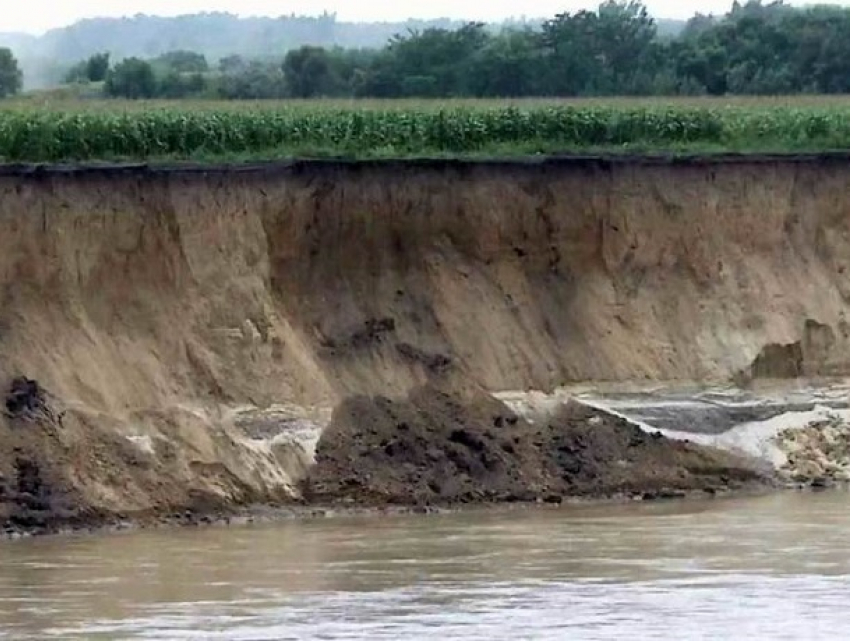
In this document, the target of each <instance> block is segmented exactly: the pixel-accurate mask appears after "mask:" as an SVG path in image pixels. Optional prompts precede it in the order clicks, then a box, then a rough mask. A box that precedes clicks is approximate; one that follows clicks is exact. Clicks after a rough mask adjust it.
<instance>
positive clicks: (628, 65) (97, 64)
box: [64, 0, 850, 99]
mask: <svg viewBox="0 0 850 641" xmlns="http://www.w3.org/2000/svg"><path fill="white" fill-rule="evenodd" d="M195 18H197V17H195ZM208 18H209V20H216V19H218V18H217V17H216V15H211V16H208ZM284 20H289V21H292V20H297V19H296V18H290V19H284ZM305 20H312V21H313V22H310V23H309V24H310V25H311V27H310V29H308V30H306V31H302V32H299V33H300V36H299V38H300V39H299V40H295V39H293V38H291V37H290V38H288V39H287V38H284V37H283V36H279V37H278V36H269V35H268V34H266V37H267V40H266V41H268V38H272V41H273V42H274V43H275V45H274V46H273V47H271V48H266V49H264V50H263V53H264V55H262V56H260V55H259V53H258V52H257V51H256V50H255V49H251V47H250V46H249V43H244V46H245V47H246V48H245V49H244V50H243V51H246V52H247V53H241V54H234V53H226V51H227V50H225V49H223V48H220V49H218V50H217V53H210V49H209V48H208V47H209V46H210V43H211V42H213V41H219V42H222V41H223V40H220V39H219V40H217V39H216V36H217V35H218V31H217V29H216V28H214V26H212V23H211V25H210V26H209V27H208V28H204V29H203V30H202V31H203V33H202V34H200V35H198V38H199V40H198V41H197V43H196V45H197V46H188V47H183V46H182V45H183V43H185V42H187V40H186V39H179V38H177V37H176V36H173V38H172V39H173V41H174V43H179V44H180V45H181V47H180V48H173V49H172V50H169V51H164V52H161V53H157V54H156V55H144V53H145V52H144V51H139V52H136V53H135V54H132V55H130V54H127V53H126V49H125V50H124V54H123V55H122V54H121V53H116V51H115V50H114V49H112V48H110V47H109V46H108V42H109V41H110V38H111V37H112V36H110V38H107V37H104V36H102V37H101V39H100V40H97V39H94V38H93V40H86V43H87V46H96V45H100V48H99V49H98V51H99V52H100V53H98V54H94V55H90V56H89V57H88V58H86V57H81V58H79V59H71V61H69V65H70V62H73V63H74V64H73V67H68V68H66V70H65V72H64V80H65V81H66V82H72V83H83V84H84V83H87V82H91V83H100V82H101V81H102V85H103V91H104V92H105V93H106V94H107V95H112V96H124V97H130V98H147V97H167V98H180V97H188V96H205V97H220V98H234V99H235V98H279V97H296V98H314V97H378V98H397V97H466V96H469V97H497V96H498V97H520V96H598V95H701V94H709V95H726V94H790V93H845V92H850V9H845V8H841V7H835V6H813V7H807V8H793V7H790V6H788V5H785V4H783V3H781V2H775V3H771V4H762V3H761V2H758V1H751V2H748V3H747V4H743V5H742V4H739V3H737V2H736V3H735V4H734V5H733V6H732V8H731V10H730V11H729V12H728V13H727V14H725V15H723V16H703V15H697V16H695V17H694V18H692V19H691V20H690V21H688V22H687V23H686V24H685V25H683V27H682V29H681V30H679V31H676V30H675V29H671V28H670V26H669V25H667V26H666V28H664V29H660V28H659V25H658V24H657V23H656V21H655V20H654V19H653V18H652V17H651V16H650V15H649V14H648V12H647V10H646V7H645V6H644V5H643V4H641V3H640V2H636V1H630V0H626V1H617V0H606V1H605V2H604V3H603V4H601V5H600V6H599V7H598V8H597V9H596V10H594V11H585V10H583V11H577V12H573V13H562V14H558V15H556V16H554V17H552V18H550V19H548V20H543V21H540V22H539V23H524V24H511V25H502V26H500V27H499V28H495V27H494V26H493V25H485V24H480V23H465V24H459V25H455V24H445V25H427V26H423V27H411V26H409V25H408V28H407V29H406V30H405V31H400V32H398V33H392V34H390V35H388V36H387V37H388V40H387V42H386V44H384V45H383V46H381V47H372V46H368V44H365V43H368V42H369V39H370V38H372V37H375V38H378V37H382V34H381V29H389V28H390V27H389V26H388V25H383V26H382V27H381V29H378V28H377V27H376V26H375V25H372V26H371V29H372V30H373V31H371V32H369V33H370V35H369V36H368V37H367V36H366V35H365V34H366V26H363V31H362V32H361V33H359V35H358V34H357V33H355V32H354V31H352V32H346V31H345V29H343V28H342V27H340V26H339V24H338V23H336V21H335V19H334V18H333V16H325V17H323V18H317V19H305ZM118 23H119V24H122V25H123V27H122V28H124V27H126V28H129V26H128V25H130V24H132V21H127V24H124V23H122V22H120V21H118ZM81 26H82V27H85V23H82V25H81ZM349 27H350V25H349ZM349 27H346V29H347V28H349ZM343 34H345V35H343ZM383 35H386V33H385V32H384V33H383ZM159 37H160V40H159V41H158V42H159V44H157V45H156V47H158V48H160V49H162V48H165V49H169V47H167V46H164V45H163V44H162V38H164V39H165V41H166V42H167V41H168V37H169V36H168V35H167V33H165V32H163V33H160V34H159ZM274 38H278V39H277V40H275V39H274ZM127 39H128V41H129V40H131V38H130V36H129V35H128V36H127ZM137 40H138V39H137ZM142 40H143V39H142ZM327 42H332V43H333V44H332V45H329V46H326V45H324V44H323V43H327ZM151 46H152V45H151ZM220 46H221V45H220ZM254 46H256V43H255V45H254ZM80 51H82V49H80ZM230 51H233V50H230ZM273 51H277V52H278V53H277V56H274V55H271V52H273ZM110 55H111V59H110ZM66 60H67V58H66ZM110 60H112V61H115V62H114V64H113V63H112V62H111V61H110Z"/></svg>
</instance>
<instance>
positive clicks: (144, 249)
mask: <svg viewBox="0 0 850 641" xmlns="http://www.w3.org/2000/svg"><path fill="white" fill-rule="evenodd" d="M848 187H850V164H848V163H847V158H845V157H826V156H825V157H797V158H790V157H789V158H782V157H773V158H768V157H760V158H719V159H709V158H691V159H685V160H681V159H680V160H673V159H663V158H654V159H652V158H644V159H639V158H620V159H613V158H565V159H549V160H540V161H535V162H489V163H484V162H443V161H428V162H424V161H423V162H417V161H410V162H371V163H342V162H301V163H289V164H275V165H262V166H245V167H241V168H228V167H193V168H183V169H181V168H174V167H172V168H149V167H144V166H129V167H93V168H61V167H60V168H28V167H5V168H4V169H3V170H2V171H0V220H2V225H3V234H2V235H0V296H2V298H1V299H0V379H1V380H0V384H2V385H11V381H12V380H13V379H14V378H18V377H27V378H29V379H31V380H34V381H37V382H38V384H39V386H40V388H42V389H44V390H46V392H47V393H49V397H48V404H47V406H46V407H47V408H48V409H49V410H50V411H49V412H48V413H45V412H37V413H36V414H35V415H15V414H14V413H8V415H6V416H4V417H3V418H2V419H0V521H3V520H6V521H9V522H10V523H13V524H14V523H24V524H27V526H33V527H40V526H42V525H44V524H49V523H52V522H56V521H58V520H62V519H64V520H69V521H74V520H75V519H79V520H82V521H86V522H87V521H89V520H91V519H95V518H107V517H112V516H114V515H130V516H137V517H143V516H144V515H156V514H163V513H172V512H174V511H182V510H185V509H187V508H188V509H192V510H198V511H213V510H219V509H227V508H228V507H231V506H235V505H245V504H250V503H264V504H282V503H286V502H288V501H292V500H297V499H299V498H300V493H301V487H302V483H303V482H304V478H305V476H307V475H309V472H310V470H311V469H315V468H311V463H312V457H313V448H314V447H315V443H316V441H317V439H318V438H319V436H320V434H321V433H322V430H323V429H324V427H325V426H326V425H327V424H328V422H329V421H330V413H331V410H332V408H334V407H335V406H337V414H336V416H338V417H339V416H345V415H346V413H348V414H349V415H350V413H351V411H353V410H352V407H354V408H356V407H361V406H362V408H363V413H364V416H366V417H367V418H368V421H376V422H379V420H380V416H382V415H383V414H385V413H386V412H387V411H392V412H396V411H398V412H402V413H404V412H408V411H413V410H411V409H410V407H411V403H412V404H413V405H412V407H417V405H416V402H415V401H411V400H410V399H411V398H414V397H415V395H416V394H417V393H418V392H417V390H420V389H421V388H422V386H423V385H428V384H432V383H433V381H434V380H435V379H440V377H445V376H446V372H449V371H452V372H459V373H460V375H462V377H465V378H466V379H467V380H469V381H470V382H472V383H474V384H475V385H477V386H479V387H480V389H482V390H485V391H487V392H497V391H500V390H514V389H538V390H544V391H548V390H552V389H554V388H556V387H558V386H560V385H563V384H565V383H570V382H577V381H606V382H609V383H616V382H622V383H626V382H633V381H644V382H645V381H674V382H676V381H679V382H684V381H689V382H694V381H696V382H698V383H709V382H722V381H730V380H735V381H737V382H738V383H739V384H744V385H745V384H748V383H749V382H750V381H752V380H754V379H757V378H759V377H764V376H790V377H796V376H805V377H811V376H841V375H845V374H847V373H848V369H850V348H848V336H850V329H848V328H850V325H848V321H847V318H846V315H847V311H848V305H847V301H848V295H850V289H848V280H847V277H846V271H847V268H848V267H850V219H849V218H848V217H847V215H846V211H847V206H848V201H847V194H848V193H850V190H848ZM454 380H458V379H454ZM448 393H455V392H454V391H452V390H449V392H448ZM411 394H412V395H414V396H413V397H411ZM377 397H386V398H387V399H389V400H388V401H386V402H387V403H389V405H388V406H387V407H386V408H384V409H381V410H380V412H378V410H375V409H374V408H375V407H381V403H384V401H380V402H379V401H378V400H375V399H376V398H377ZM358 398H359V399H361V400H360V401H355V400H352V399H358ZM364 398H365V399H371V400H362V399H364ZM476 398H477V397H476ZM475 402H476V403H477V402H478V401H475ZM358 403H360V404H361V405H357V404H358ZM475 407H477V405H475V404H473V406H472V408H471V409H469V410H464V412H466V411H470V412H472V411H473V410H474V408H475ZM387 408H389V409H387ZM266 410H268V411H266ZM376 412H378V413H377V414H376ZM382 413H383V414H382ZM340 420H341V419H340ZM349 424H350V426H353V428H354V429H356V430H359V429H363V430H366V429H367V428H368V425H363V424H361V423H357V424H353V423H351V421H349ZM334 425H335V427H336V428H339V425H340V424H339V423H337V422H336V421H335V422H334ZM682 427H683V428H686V427H687V426H682ZM434 429H437V427H434ZM439 429H440V430H443V429H444V426H439ZM511 429H514V428H511ZM330 433H333V434H337V436H336V437H335V438H337V439H338V440H337V442H343V441H339V438H341V437H340V436H339V431H338V429H336V431H334V432H330ZM330 433H329V434H330ZM450 435H451V432H449V436H450ZM355 437H356V438H365V437H362V436H357V435H356V434H355V435H354V436H352V437H351V438H355ZM329 438H330V437H329ZM545 438H546V439H550V441H551V438H554V437H552V436H551V435H549V436H546V437H545ZM520 440H521V442H522V439H520ZM547 442H549V441H547ZM327 447H328V442H325V444H324V447H323V445H321V444H320V445H319V451H320V453H321V452H327V451H328V450H327ZM547 447H548V446H547ZM444 449H445V448H444ZM529 456H531V454H529ZM534 456H537V455H536V454H535V455H534ZM546 456H548V455H546ZM546 456H544V457H543V458H544V459H546ZM529 460H534V461H537V460H538V459H536V458H534V457H531V459H529ZM547 460H548V459H547ZM612 460H613V459H612ZM386 462H387V464H392V465H395V458H392V457H391V458H389V459H387V461H386ZM666 464H667V459H666V458H665V457H661V459H659V463H658V465H659V466H660V465H666ZM612 465H613V463H612ZM612 469H613V468H612ZM672 469H674V468H670V470H672ZM667 471H669V470H667ZM667 471H664V472H663V473H665V474H666V473H667ZM553 473H554V472H553ZM712 482H713V481H712ZM460 485H463V483H461V484H460ZM632 488H633V489H635V491H637V490H638V489H639V488H638V487H637V485H633V486H632ZM511 491H512V490H511ZM558 491H561V490H560V489H559V490H558ZM497 494H498V493H497ZM500 496H501V495H500Z"/></svg>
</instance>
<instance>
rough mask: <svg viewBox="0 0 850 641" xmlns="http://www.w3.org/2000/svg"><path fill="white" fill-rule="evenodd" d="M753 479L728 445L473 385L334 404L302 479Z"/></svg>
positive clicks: (360, 493)
mask: <svg viewBox="0 0 850 641" xmlns="http://www.w3.org/2000/svg"><path fill="white" fill-rule="evenodd" d="M759 480H764V479H763V477H761V475H760V474H759V473H758V472H757V471H756V470H755V469H754V468H753V467H752V466H751V465H750V464H749V463H747V462H746V461H744V460H743V459H739V458H736V457H734V456H731V455H729V454H726V453H723V452H720V451H717V450H712V449H708V448H704V447H700V446H696V445H691V444H688V443H684V442H680V441H673V440H669V439H666V438H664V437H662V436H660V435H650V434H647V433H646V432H644V431H642V430H641V429H639V428H638V427H636V426H634V425H632V424H631V423H629V422H627V421H625V420H623V419H620V418H618V417H614V416H611V415H610V414H606V413H604V412H602V411H600V410H596V409H593V408H590V407H587V406H585V405H581V404H579V403H575V402H571V403H569V404H567V405H566V406H564V407H563V408H562V409H561V410H560V411H559V412H557V413H556V414H555V415H554V416H553V417H551V418H550V419H548V420H547V421H545V422H542V423H540V424H531V423H528V422H527V421H525V420H524V419H522V418H520V417H519V416H517V415H516V414H515V413H514V412H512V411H511V410H510V409H509V408H508V407H507V406H506V405H505V404H503V403H502V402H500V401H498V400H496V399H495V398H493V397H492V396H491V395H489V394H487V393H486V392H485V391H483V390H475V391H471V392H469V391H466V392H462V393H458V392H456V391H453V390H451V389H447V388H446V387H444V386H441V385H438V384H428V385H425V386H423V387H420V388H418V389H416V390H414V391H413V392H412V393H411V394H410V395H409V396H408V398H406V399H405V400H402V401H394V400H391V399H388V398H386V397H380V396H379V397H366V396H356V397H352V398H349V399H347V400H345V401H344V402H343V403H341V404H340V405H339V406H338V407H337V409H336V411H335V412H334V416H333V420H332V422H331V424H330V426H329V427H328V428H327V429H326V430H325V432H324V434H323V436H322V438H321V439H320V441H319V444H318V448H317V452H316V465H315V466H314V468H313V469H312V470H311V471H310V473H309V476H308V478H307V479H306V481H305V484H304V495H305V497H306V498H308V499H309V500H312V501H316V502H334V501H348V502H352V501H353V502H357V503H377V504H381V503H398V504H420V503H426V504H443V503H446V504H451V503H466V502H475V501H533V500H541V499H542V500H546V501H560V500H561V498H562V497H564V496H598V497H603V496H611V495H619V494H641V495H644V494H648V495H665V494H674V495H675V494H676V493H680V492H682V491H689V490H709V491H713V490H717V489H721V488H725V487H729V486H730V485H737V486H740V485H742V484H746V483H751V482H757V481H759Z"/></svg>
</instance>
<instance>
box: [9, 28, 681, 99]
mask: <svg viewBox="0 0 850 641" xmlns="http://www.w3.org/2000/svg"><path fill="white" fill-rule="evenodd" d="M532 23H533V22H532ZM510 24H512V25H516V24H517V23H515V22H514V23H510ZM462 25H463V22H462V21H452V20H449V19H440V20H427V21H426V20H407V21H405V22H362V23H354V22H341V21H339V20H337V18H336V16H335V15H334V14H328V13H326V14H324V15H320V16H314V17H307V16H295V15H290V16H281V17H279V18H240V17H238V16H236V15H233V14H229V13H199V14H192V15H184V16H177V17H171V18H163V17H157V16H148V15H137V16H134V17H130V18H93V19H88V20H81V21H80V22H76V23H74V24H72V25H70V26H68V27H63V28H60V29H53V30H51V31H48V32H47V33H45V34H44V35H43V36H31V35H27V34H19V33H0V46H4V47H9V48H11V49H12V50H13V51H14V52H15V55H16V56H17V57H18V59H19V60H20V62H21V67H22V68H23V71H24V83H25V86H26V88H27V89H36V88H41V87H49V86H51V85H56V84H58V83H59V82H61V79H62V77H63V75H64V73H65V71H66V70H67V69H68V68H69V67H70V66H71V65H72V64H73V63H75V62H77V61H79V60H82V59H83V58H87V57H88V56H90V55H91V54H93V53H97V52H101V51H108V52H110V53H111V54H112V57H113V59H120V58H125V57H129V56H139V57H143V58H149V57H155V56H158V55H160V54H162V53H165V52H167V51H173V50H175V49H189V50H192V51H198V52H200V53H203V54H204V55H206V56H207V58H208V59H210V60H211V61H215V60H217V59H219V58H223V57H224V56H228V55H231V54H239V55H242V56H247V57H252V58H254V57H271V58H280V57H282V56H283V54H284V53H285V52H286V51H287V50H289V49H292V48H297V47H300V46H301V45H306V44H310V45H321V46H325V47H332V46H340V47H347V48H348V47H352V48H362V47H380V46H383V45H384V44H386V42H387V41H388V40H389V39H390V38H391V37H392V36H394V35H395V34H398V33H405V32H407V31H408V30H411V29H425V28H428V27H442V28H449V29H451V28H458V27H460V26H462ZM493 26H494V28H498V27H500V26H501V25H493ZM683 27H684V22H679V21H671V20H660V21H659V33H661V34H662V35H675V34H676V33H677V32H678V31H681V29H682V28H683Z"/></svg>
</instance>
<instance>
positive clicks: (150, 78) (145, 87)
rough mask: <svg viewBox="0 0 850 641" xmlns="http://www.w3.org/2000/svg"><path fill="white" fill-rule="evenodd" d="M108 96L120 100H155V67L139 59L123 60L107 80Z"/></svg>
mask: <svg viewBox="0 0 850 641" xmlns="http://www.w3.org/2000/svg"><path fill="white" fill-rule="evenodd" d="M104 89H105V91H106V95H108V96H113V97H120V98H131V99H139V98H153V97H154V96H155V95H156V91H157V83H156V76H155V75H154V72H153V67H152V66H151V64H150V63H149V62H146V61H144V60H140V59H139V58H127V59H126V60H122V61H121V62H119V63H118V64H117V65H115V68H114V69H112V71H110V72H109V74H108V76H107V78H106V85H105V87H104Z"/></svg>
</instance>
